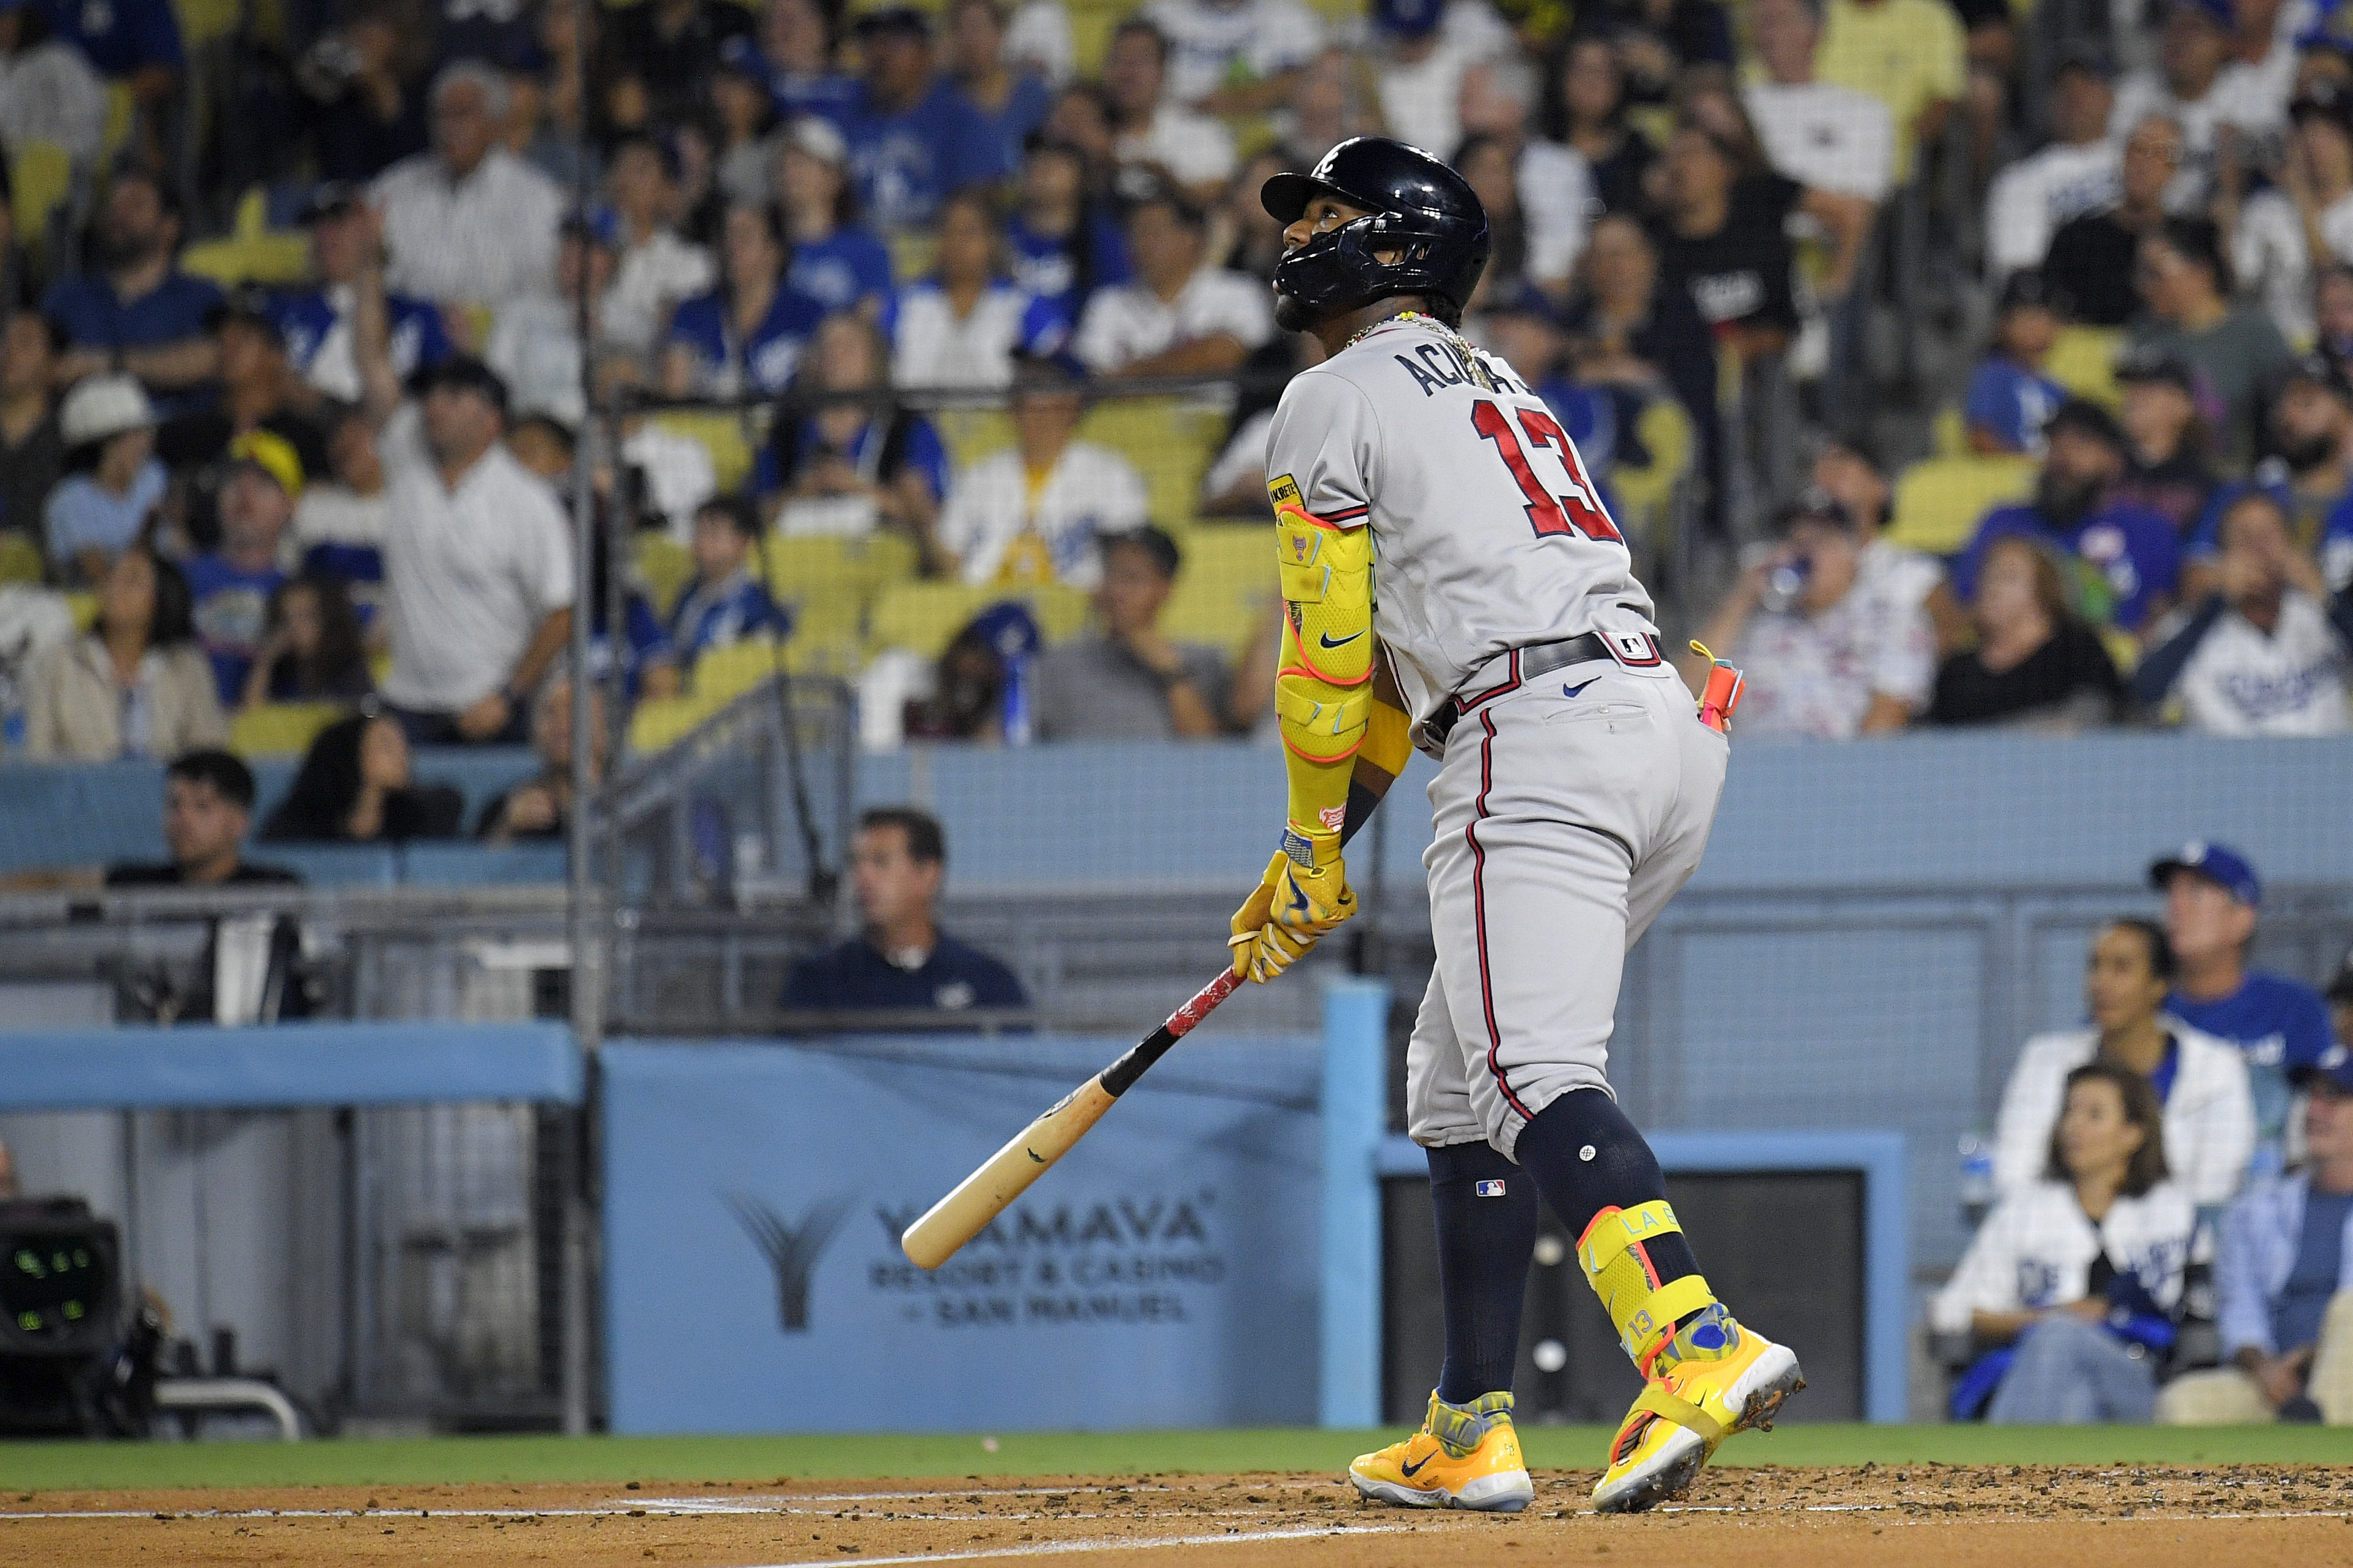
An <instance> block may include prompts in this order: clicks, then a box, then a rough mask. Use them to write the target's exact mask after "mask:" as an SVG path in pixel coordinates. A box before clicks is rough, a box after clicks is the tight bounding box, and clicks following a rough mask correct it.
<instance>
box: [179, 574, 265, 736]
mask: <svg viewBox="0 0 2353 1568" xmlns="http://www.w3.org/2000/svg"><path fill="white" fill-rule="evenodd" d="M180 570H181V571H182V572H184V573H185V574H187V579H188V592H189V593H190V595H193V596H194V599H195V624H196V638H197V640H198V641H199V642H201V643H203V644H204V648H205V654H206V657H207V658H210V659H211V660H212V663H213V679H214V680H215V681H216V683H217V684H218V686H219V688H220V700H221V706H222V707H224V708H227V709H228V710H231V711H232V712H233V711H235V710H236V709H237V706H238V705H239V704H240V703H241V702H243V701H244V700H245V678H246V676H247V674H248V672H249V671H250V670H251V669H252V668H253V659H254V656H255V655H256V654H257V653H259V651H260V648H261V645H262V642H263V640H264V637H265V636H266V635H267V631H268V623H269V595H272V594H274V593H276V592H277V591H278V585H279V584H281V583H283V582H285V581H286V574H285V573H283V572H280V570H278V568H277V567H275V566H272V567H269V568H267V569H266V570H263V571H260V572H247V571H243V570H240V569H239V568H237V567H236V566H233V565H231V564H229V563H228V562H227V561H226V560H224V559H223V558H222V557H220V556H218V555H192V556H190V557H189V558H188V559H187V560H185V561H183V562H182V563H180Z"/></svg>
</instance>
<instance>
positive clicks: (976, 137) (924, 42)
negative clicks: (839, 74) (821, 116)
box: [842, 5, 1011, 230]
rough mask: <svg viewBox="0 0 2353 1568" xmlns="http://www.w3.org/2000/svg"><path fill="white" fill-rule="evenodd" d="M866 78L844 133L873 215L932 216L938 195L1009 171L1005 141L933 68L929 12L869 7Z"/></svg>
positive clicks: (908, 220) (907, 220)
mask: <svg viewBox="0 0 2353 1568" xmlns="http://www.w3.org/2000/svg"><path fill="white" fill-rule="evenodd" d="M858 36H859V39H860V43H861V44H862V45H863V46H864V47H865V51H866V79H865V81H864V83H863V84H862V87H861V89H860V93H859V95H858V101H857V103H856V104H855V105H854V106H853V107H852V109H851V111H850V114H849V118H848V120H847V121H845V123H844V124H843V126H842V133H843V135H844V136H846V137H847V138H848V139H849V167H850V173H851V175H852V177H853V178H854V179H855V180H856V181H857V183H858V199H859V202H860V205H861V206H863V207H864V209H865V211H866V214H867V216H869V217H870V218H871V219H872V220H873V221H874V222H875V223H876V224H877V225H878V226H881V227H882V228H884V229H886V230H888V229H899V228H906V227H910V226H915V225H918V224H922V223H923V222H925V221H927V220H928V219H929V218H930V217H931V216H932V213H933V210H934V208H936V207H937V206H938V205H940V198H941V197H943V196H944V195H948V193H950V192H951V191H960V190H963V189H964V188H965V186H967V185H984V184H988V183H989V182H990V181H992V180H997V179H1001V178H1003V177H1004V176H1005V175H1006V174H1009V173H1011V169H1010V167H1009V165H1008V163H1007V161H1006V156H1005V149H1004V146H1003V144H1002V142H1000V141H999V140H998V139H997V138H996V137H995V136H993V135H992V134H991V132H990V131H989V128H988V127H987V125H986V124H984V123H983V122H982V121H981V120H980V118H979V117H978V116H977V115H976V114H975V113H974V112H973V110H972V108H971V106H970V105H968V104H967V103H965V100H963V98H962V97H961V96H960V95H959V94H958V93H957V91H956V88H955V83H953V82H951V81H948V80H946V79H944V78H939V77H934V75H933V74H932V24H931V19H930V18H929V17H928V16H925V15H924V14H923V12H921V11H918V10H916V9H915V8H914V7H913V6H912V5H893V6H890V7H888V8H886V9H883V10H881V11H872V12H869V13H868V14H867V15H866V16H864V17H862V18H861V19H860V22H859V24H858Z"/></svg>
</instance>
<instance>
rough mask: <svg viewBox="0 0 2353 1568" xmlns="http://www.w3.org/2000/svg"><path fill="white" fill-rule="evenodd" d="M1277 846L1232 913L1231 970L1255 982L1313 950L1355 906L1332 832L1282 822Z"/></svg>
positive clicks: (1269, 977) (1263, 981)
mask: <svg viewBox="0 0 2353 1568" xmlns="http://www.w3.org/2000/svg"><path fill="white" fill-rule="evenodd" d="M1282 842H1283V847H1282V849H1280V850H1277V851H1276V852H1275V855H1274V858H1272V859H1271V860H1269V861H1268V862H1267V866H1266V875H1265V876H1264V877H1262V878H1261V879H1260V880H1259V885H1258V886H1257V887H1256V888H1255V889H1251V892H1250V897H1249V898H1248V899H1247V900H1243V903H1242V907H1241V908H1240V910H1236V911H1235V913H1234V919H1233V935H1232V936H1231V937H1229V939H1228V944H1229V946H1231V947H1232V948H1233V950H1234V973H1236V974H1238V975H1240V976H1241V977H1243V978H1244V979H1247V980H1251V981H1256V982H1258V983H1259V984H1265V983H1266V982H1267V981H1269V980H1271V979H1273V978H1274V977H1275V976H1276V975H1278V974H1280V973H1282V972H1283V971H1284V970H1286V969H1288V968H1290V967H1291V966H1292V965H1293V963H1297V962H1298V961H1299V960H1300V959H1301V958H1303V957H1304V956H1305V955H1306V954H1307V953H1308V952H1311V951H1313V950H1314V946H1315V943H1316V942H1318V941H1319V940H1320V939H1321V938H1322V937H1323V936H1324V933H1325V932H1327V931H1332V930H1334V929H1335V927H1337V926H1338V925H1339V923H1340V922H1341V921H1345V920H1346V919H1347V918H1348V917H1349V916H1351V915H1353V914H1355V913H1356V893H1355V891H1354V890H1353V889H1350V888H1349V886H1348V874H1347V868H1346V866H1345V864H1344V863H1343V862H1342V860H1341V858H1340V836H1339V835H1338V834H1337V833H1327V832H1315V833H1307V832H1303V831H1302V830H1300V829H1299V828H1298V827H1296V826H1288V827H1286V828H1285V829H1284V831H1283V835H1282Z"/></svg>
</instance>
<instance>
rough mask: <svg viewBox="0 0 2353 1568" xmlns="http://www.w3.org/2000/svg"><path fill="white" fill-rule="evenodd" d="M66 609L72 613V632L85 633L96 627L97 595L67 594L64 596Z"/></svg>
mask: <svg viewBox="0 0 2353 1568" xmlns="http://www.w3.org/2000/svg"><path fill="white" fill-rule="evenodd" d="M66 608H67V609H69V610H71V611H72V612H73V618H74V630H76V631H79V632H86V631H88V630H90V627H92V626H96V625H98V595H95V594H68V595H66Z"/></svg>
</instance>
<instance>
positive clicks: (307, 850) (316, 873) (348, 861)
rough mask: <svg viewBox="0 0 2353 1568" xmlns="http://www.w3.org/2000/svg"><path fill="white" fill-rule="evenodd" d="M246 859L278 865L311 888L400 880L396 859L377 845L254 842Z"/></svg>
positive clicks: (390, 883)
mask: <svg viewBox="0 0 2353 1568" xmlns="http://www.w3.org/2000/svg"><path fill="white" fill-rule="evenodd" d="M246 858H247V859H248V860H249V861H251V862H252V863H253V864H255V865H257V866H280V867H283V868H285V869H287V870H289V871H291V872H293V873H294V874H295V875H296V876H298V877H300V878H301V879H302V881H303V883H304V885H306V886H308V887H312V888H391V887H396V886H398V885H399V882H400V876H399V862H398V860H397V859H396V857H395V855H394V852H393V851H392V850H390V849H387V848H385V847H384V846H383V845H380V844H255V845H250V846H248V848H247V851H246Z"/></svg>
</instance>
